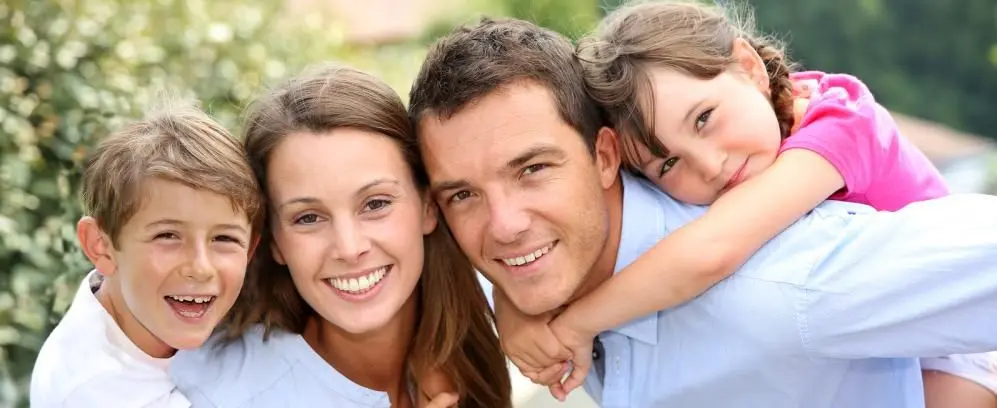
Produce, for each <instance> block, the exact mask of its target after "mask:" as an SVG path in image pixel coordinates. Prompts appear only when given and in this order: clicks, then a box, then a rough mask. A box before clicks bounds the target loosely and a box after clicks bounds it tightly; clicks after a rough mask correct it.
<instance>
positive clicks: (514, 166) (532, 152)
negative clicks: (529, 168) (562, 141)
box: [505, 145, 565, 170]
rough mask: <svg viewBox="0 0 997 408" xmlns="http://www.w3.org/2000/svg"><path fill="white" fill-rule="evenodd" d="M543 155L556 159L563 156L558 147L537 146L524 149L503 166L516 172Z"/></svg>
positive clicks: (562, 151)
mask: <svg viewBox="0 0 997 408" xmlns="http://www.w3.org/2000/svg"><path fill="white" fill-rule="evenodd" d="M543 155H549V156H556V157H558V158H563V157H564V156H565V154H564V150H561V148H559V147H556V146H551V145H538V146H533V147H531V148H529V149H526V151H524V152H522V153H520V154H519V155H518V156H516V157H514V158H513V159H512V160H509V162H508V163H506V164H505V167H506V168H507V169H510V170H518V169H519V168H520V167H523V165H524V164H526V163H528V162H529V161H530V160H533V159H535V158H536V157H537V156H543Z"/></svg>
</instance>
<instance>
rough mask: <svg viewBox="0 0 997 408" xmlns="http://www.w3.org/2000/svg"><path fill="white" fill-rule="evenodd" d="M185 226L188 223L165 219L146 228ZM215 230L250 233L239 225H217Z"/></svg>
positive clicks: (151, 223)
mask: <svg viewBox="0 0 997 408" xmlns="http://www.w3.org/2000/svg"><path fill="white" fill-rule="evenodd" d="M184 224H186V223H185V222H183V221H180V220H173V219H163V220H158V221H153V222H150V223H149V224H147V225H146V226H145V228H146V229H151V228H153V227H158V226H180V225H184ZM215 228H221V229H227V230H238V231H241V232H244V233H249V231H248V230H247V229H246V227H243V226H242V225H238V224H218V225H215Z"/></svg>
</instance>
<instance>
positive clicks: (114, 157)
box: [80, 98, 263, 246]
mask: <svg viewBox="0 0 997 408" xmlns="http://www.w3.org/2000/svg"><path fill="white" fill-rule="evenodd" d="M150 178H160V179H163V180H169V181H173V182H177V183H181V184H184V185H187V186H189V187H191V188H194V189H197V190H205V191H211V192H214V193H217V194H219V195H223V196H226V197H229V198H230V199H231V200H232V205H233V206H234V207H235V208H237V209H239V210H241V211H244V212H245V213H246V216H247V217H248V218H249V221H250V222H251V223H254V224H255V223H256V222H257V221H258V220H259V218H260V215H261V214H262V210H263V202H262V201H263V198H262V193H261V190H260V188H259V185H258V184H257V182H256V179H255V178H254V177H253V172H252V170H251V169H250V167H249V162H248V160H247V159H246V155H245V154H244V153H243V149H242V145H241V144H240V143H239V141H238V140H236V139H235V138H234V137H233V136H232V134H231V133H229V132H228V131H227V130H226V129H225V128H224V127H223V126H222V125H220V124H218V123H217V122H215V121H214V120H212V119H211V118H210V117H208V115H207V114H205V113H204V112H202V111H201V110H200V109H198V108H197V107H196V106H194V105H193V104H190V103H185V102H182V101H180V100H177V99H173V98H165V99H163V100H162V101H161V102H160V103H159V104H158V105H157V106H156V107H155V108H154V109H153V110H151V111H150V112H149V113H148V114H147V115H146V117H145V118H144V119H141V120H136V121H133V122H131V123H129V124H127V125H125V126H124V127H123V128H122V129H120V130H118V131H117V132H114V133H112V134H111V135H109V136H108V137H106V138H105V139H103V140H102V141H101V142H100V143H99V145H98V146H97V148H96V149H95V150H94V152H93V153H92V154H91V156H90V157H89V158H88V159H87V161H86V163H85V164H84V168H83V185H82V187H81V191H80V200H81V201H82V204H83V210H84V212H85V213H86V215H89V216H91V217H93V218H94V219H96V221H97V225H98V226H99V227H100V229H101V230H103V231H104V232H105V233H107V234H108V235H109V236H110V238H111V241H112V242H113V243H114V244H115V246H117V238H118V234H119V233H120V232H121V228H122V227H123V226H124V225H125V224H126V223H127V222H128V220H129V219H130V218H131V217H132V216H133V215H135V213H136V212H138V211H139V208H140V207H141V205H142V204H143V202H142V197H143V194H142V193H143V192H142V184H143V182H144V181H145V180H148V179H150Z"/></svg>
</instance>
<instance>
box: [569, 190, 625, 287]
mask: <svg viewBox="0 0 997 408" xmlns="http://www.w3.org/2000/svg"><path fill="white" fill-rule="evenodd" d="M603 196H604V198H605V200H606V203H607V205H606V209H607V211H608V212H609V234H607V236H606V241H605V243H603V245H602V252H601V253H600V254H599V257H598V258H596V260H595V263H594V264H592V268H591V269H589V272H588V274H587V275H586V276H585V281H584V282H582V284H581V286H579V287H578V290H576V291H575V293H574V295H572V296H571V298H570V299H568V302H567V303H568V304H570V303H571V302H574V301H575V300H577V299H579V298H581V297H582V296H585V295H587V294H589V293H590V292H592V291H593V290H595V288H597V287H599V285H602V284H603V283H604V282H606V281H607V280H609V278H610V277H612V276H613V271H614V270H615V269H616V255H617V253H618V252H619V249H620V237H621V234H622V232H623V177H622V176H618V177H617V178H616V182H615V183H613V185H612V186H611V187H610V188H608V189H606V191H605V192H604V193H603Z"/></svg>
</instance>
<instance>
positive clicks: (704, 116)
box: [696, 108, 713, 130]
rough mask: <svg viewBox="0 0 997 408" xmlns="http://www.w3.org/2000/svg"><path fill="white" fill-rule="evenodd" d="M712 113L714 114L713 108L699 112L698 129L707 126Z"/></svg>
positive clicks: (697, 118)
mask: <svg viewBox="0 0 997 408" xmlns="http://www.w3.org/2000/svg"><path fill="white" fill-rule="evenodd" d="M711 115H713V108H710V109H707V110H705V111H703V113H701V114H699V116H697V117H696V130H700V129H702V128H703V127H704V126H706V122H708V121H709V120H710V116H711Z"/></svg>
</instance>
